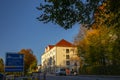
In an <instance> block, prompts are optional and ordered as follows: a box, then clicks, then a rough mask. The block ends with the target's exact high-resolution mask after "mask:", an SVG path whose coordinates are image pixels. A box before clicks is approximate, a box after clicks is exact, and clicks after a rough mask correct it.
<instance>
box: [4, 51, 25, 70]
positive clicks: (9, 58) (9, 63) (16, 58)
mask: <svg viewBox="0 0 120 80" xmlns="http://www.w3.org/2000/svg"><path fill="white" fill-rule="evenodd" d="M23 71H24V55H23V54H18V53H7V54H6V65H5V72H23Z"/></svg>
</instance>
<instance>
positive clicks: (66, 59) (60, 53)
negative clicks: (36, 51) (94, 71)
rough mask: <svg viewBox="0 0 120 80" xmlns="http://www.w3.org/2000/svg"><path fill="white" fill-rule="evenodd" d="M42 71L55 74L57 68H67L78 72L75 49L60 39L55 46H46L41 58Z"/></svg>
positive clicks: (77, 58)
mask: <svg viewBox="0 0 120 80" xmlns="http://www.w3.org/2000/svg"><path fill="white" fill-rule="evenodd" d="M41 62H42V67H43V69H46V70H47V71H48V72H53V73H54V72H55V71H56V69H57V68H69V69H70V70H72V69H73V70H75V69H76V70H78V68H79V57H77V48H76V47H75V46H74V45H73V44H72V43H70V42H68V41H66V40H64V39H62V40H60V41H59V42H58V43H56V44H55V45H48V46H47V47H46V48H45V52H44V53H43V54H42V56H41Z"/></svg>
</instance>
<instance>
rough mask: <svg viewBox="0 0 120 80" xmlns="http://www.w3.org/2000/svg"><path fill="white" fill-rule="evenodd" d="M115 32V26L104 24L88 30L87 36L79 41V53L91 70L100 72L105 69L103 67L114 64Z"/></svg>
mask: <svg viewBox="0 0 120 80" xmlns="http://www.w3.org/2000/svg"><path fill="white" fill-rule="evenodd" d="M115 34H116V33H115V32H114V28H112V27H110V28H108V27H105V26H103V27H99V28H97V29H95V28H93V29H90V30H87V32H86V34H85V37H84V38H83V39H82V40H78V41H77V46H78V55H79V56H81V57H82V58H81V59H82V61H83V62H84V65H88V71H89V72H91V73H96V72H98V74H99V71H104V70H101V69H104V68H105V67H106V66H107V65H111V64H112V63H111V61H112V57H113V56H112V53H113V52H112V51H113V49H114V47H113V45H114V42H115V40H116V38H115V37H114V35H115ZM78 35H79V34H78ZM78 37H79V36H78ZM114 59H115V58H114ZM117 59H118V58H117ZM83 62H82V63H83ZM117 62H118V61H117ZM81 69H82V68H81ZM92 69H93V70H92ZM81 71H82V70H81ZM103 73H104V72H102V74H103Z"/></svg>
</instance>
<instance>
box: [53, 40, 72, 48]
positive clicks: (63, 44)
mask: <svg viewBox="0 0 120 80" xmlns="http://www.w3.org/2000/svg"><path fill="white" fill-rule="evenodd" d="M55 46H60V47H73V46H74V45H73V44H72V43H70V42H68V41H66V40H64V39H62V40H60V41H59V42H58V43H56V44H55Z"/></svg>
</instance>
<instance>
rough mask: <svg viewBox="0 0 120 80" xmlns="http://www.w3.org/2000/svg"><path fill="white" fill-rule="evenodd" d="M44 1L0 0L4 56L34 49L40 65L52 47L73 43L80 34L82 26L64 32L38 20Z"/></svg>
mask: <svg viewBox="0 0 120 80" xmlns="http://www.w3.org/2000/svg"><path fill="white" fill-rule="evenodd" d="M42 1H43V0H0V57H1V58H3V59H4V60H5V54H6V52H19V51H20V50H21V49H32V50H33V52H34V54H35V56H36V57H37V60H38V64H40V60H41V59H40V56H41V54H42V53H43V52H44V48H45V47H46V46H47V45H49V44H55V43H57V42H58V41H60V40H61V39H66V40H68V41H70V42H73V39H74V36H75V35H76V34H77V33H78V31H79V26H80V25H78V24H76V25H74V26H73V28H72V29H69V30H64V29H63V28H61V27H60V26H58V25H55V24H53V23H48V24H44V23H42V22H39V21H37V19H36V18H37V17H38V16H39V14H40V11H38V10H37V9H36V7H37V6H39V4H40V2H42Z"/></svg>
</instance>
